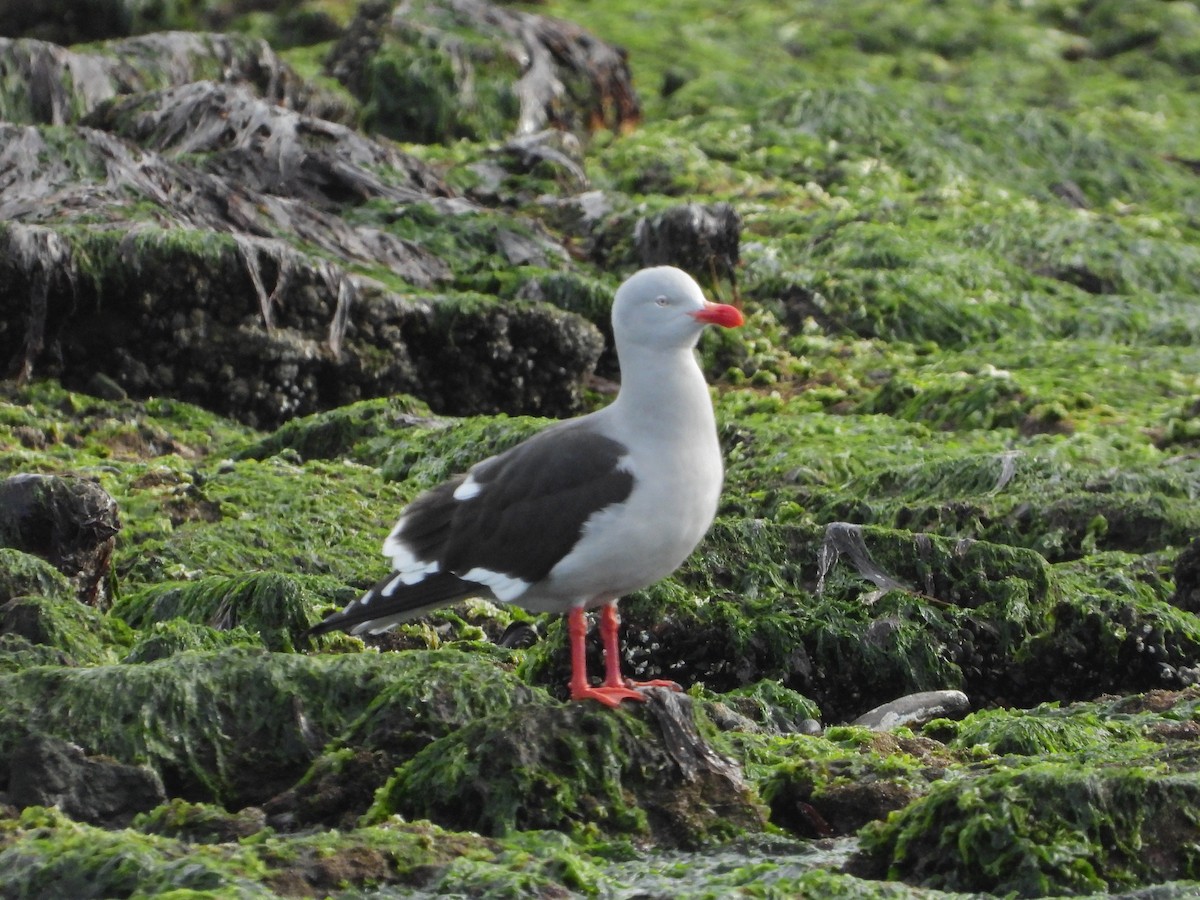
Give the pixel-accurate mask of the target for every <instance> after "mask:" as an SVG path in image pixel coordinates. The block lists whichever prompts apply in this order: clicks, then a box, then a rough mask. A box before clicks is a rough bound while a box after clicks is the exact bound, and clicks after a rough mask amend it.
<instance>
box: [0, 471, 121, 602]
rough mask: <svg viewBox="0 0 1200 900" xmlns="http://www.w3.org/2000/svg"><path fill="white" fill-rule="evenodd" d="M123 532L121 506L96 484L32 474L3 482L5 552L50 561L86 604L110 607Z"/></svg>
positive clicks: (0, 519) (0, 538) (0, 529)
mask: <svg viewBox="0 0 1200 900" xmlns="http://www.w3.org/2000/svg"><path fill="white" fill-rule="evenodd" d="M120 530H121V522H120V517H119V516H118V513H117V503H116V501H115V500H113V498H112V497H111V496H110V495H109V494H108V492H106V491H105V490H104V488H102V487H101V486H100V485H98V484H96V483H94V482H91V481H86V480H84V479H81V478H60V477H57V476H41V475H33V474H25V475H12V476H9V477H8V478H5V479H4V480H3V481H0V547H9V548H12V549H14V550H20V551H22V552H24V553H29V554H32V555H34V556H38V557H41V558H42V559H44V560H46V561H47V562H48V563H50V564H51V565H52V566H54V567H55V568H56V569H58V571H60V572H62V574H63V575H65V576H67V578H68V579H69V580H70V582H71V584H72V585H73V587H74V588H75V594H76V596H77V597H78V599H79V601H80V602H81V603H85V604H87V605H89V606H97V607H100V608H102V609H103V608H107V606H108V605H109V604H110V602H111V598H110V597H109V593H108V589H107V586H106V580H107V579H108V577H109V569H110V565H111V562H112V554H113V548H114V546H115V538H116V535H117V533H118V532H119V531H120ZM10 593H11V595H12V596H19V595H18V594H16V592H15V590H14V589H13V588H10ZM4 599H10V598H8V597H6V598H4Z"/></svg>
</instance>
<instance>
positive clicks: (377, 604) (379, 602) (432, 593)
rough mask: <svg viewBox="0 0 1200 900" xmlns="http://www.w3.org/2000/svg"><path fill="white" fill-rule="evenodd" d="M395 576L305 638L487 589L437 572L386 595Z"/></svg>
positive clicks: (425, 609) (417, 612) (431, 606)
mask: <svg viewBox="0 0 1200 900" xmlns="http://www.w3.org/2000/svg"><path fill="white" fill-rule="evenodd" d="M395 576H396V573H395V572H392V573H391V574H389V575H388V576H387V577H386V578H382V579H380V580H379V582H377V583H376V584H375V586H374V587H372V588H371V589H370V590H369V591H367V592H366V593H365V594H363V595H362V597H360V598H359V599H357V600H354V601H352V602H351V603H350V604H348V605H347V606H346V608H345V609H343V610H341V611H340V612H336V613H333V614H332V615H330V616H326V617H325V619H324V620H322V621H320V622H318V623H317V624H316V625H313V626H312V627H311V628H309V629H308V630H307V631H304V632H303V633H302V634H301V637H304V638H310V639H311V638H315V637H320V636H321V635H322V634H327V633H328V632H331V631H350V630H351V629H352V628H354V627H355V626H358V625H362V624H365V623H369V622H374V621H377V620H383V619H392V618H395V617H396V616H404V615H405V614H410V615H412V616H414V617H415V616H418V615H421V614H422V613H424V612H428V611H429V610H431V609H436V608H437V607H439V606H445V605H447V604H450V603H453V602H454V601H455V600H461V599H462V598H463V597H469V596H470V595H472V594H476V593H479V592H480V591H481V590H483V587H482V586H481V585H479V584H476V583H475V582H474V581H464V580H463V579H461V578H459V577H458V576H457V575H453V574H451V573H449V572H436V573H433V574H430V575H429V576H427V577H426V578H424V579H422V580H421V581H418V582H417V583H416V584H399V585H392V593H391V594H390V595H387V596H385V595H384V589H385V586H387V585H389V584H392V582H393V580H394V578H395Z"/></svg>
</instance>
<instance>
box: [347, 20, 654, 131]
mask: <svg viewBox="0 0 1200 900" xmlns="http://www.w3.org/2000/svg"><path fill="white" fill-rule="evenodd" d="M327 67H328V68H329V70H330V71H331V72H332V73H333V75H334V76H335V77H336V78H337V79H338V80H339V81H341V82H342V83H343V84H344V85H346V87H348V88H349V89H350V91H351V92H352V93H354V94H355V96H357V97H358V98H359V99H360V100H361V101H362V102H363V104H364V106H365V108H366V111H367V116H368V119H369V121H370V124H371V126H372V127H373V128H374V129H375V130H377V131H380V132H382V133H383V134H386V135H388V136H389V137H394V138H397V139H399V140H405V141H415V142H420V143H432V142H438V141H446V142H449V141H453V140H456V139H459V138H469V139H472V140H487V139H496V138H501V137H506V136H510V135H514V134H532V133H534V132H537V131H541V130H542V129H544V128H546V127H552V128H557V129H562V130H566V131H572V132H574V133H576V134H577V135H580V136H584V135H586V134H587V133H588V132H590V131H592V130H595V129H597V128H608V129H611V130H613V131H621V130H625V129H628V128H630V127H632V126H633V125H635V124H636V123H637V121H638V118H639V117H640V108H639V104H638V99H637V96H636V94H635V93H634V90H633V85H632V82H631V78H630V73H629V67H628V64H627V62H626V59H625V54H624V52H623V51H622V50H620V49H619V48H617V47H613V46H612V45H610V44H607V43H605V42H604V41H602V40H599V39H598V38H596V37H595V36H594V35H592V34H590V33H588V32H587V31H585V30H584V29H583V28H580V27H579V26H578V25H575V24H573V23H570V22H565V21H562V20H560V19H552V18H549V17H546V16H540V15H536V14H534V13H528V12H523V11H518V10H513V9H509V8H508V7H505V6H500V5H497V4H492V3H489V2H487V0H421V2H415V3H405V4H400V5H397V4H393V3H390V2H387V0H373V2H370V3H364V4H363V5H362V6H361V7H360V9H359V12H358V16H357V18H356V19H355V21H354V22H352V23H351V25H350V27H349V28H348V29H347V31H346V34H345V35H344V36H343V37H342V39H341V41H339V43H338V45H337V46H336V47H335V48H334V50H333V53H332V54H331V55H330V57H329V59H328V61H327Z"/></svg>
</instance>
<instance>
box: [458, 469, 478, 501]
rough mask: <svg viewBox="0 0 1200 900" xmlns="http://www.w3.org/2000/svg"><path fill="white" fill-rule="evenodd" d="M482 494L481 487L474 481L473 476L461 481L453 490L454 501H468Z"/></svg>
mask: <svg viewBox="0 0 1200 900" xmlns="http://www.w3.org/2000/svg"><path fill="white" fill-rule="evenodd" d="M482 492H483V485H482V484H480V483H479V482H478V481H476V480H475V476H474V475H468V476H467V477H466V478H464V479H463V482H462V484H460V485H459V486H458V487H456V488H455V489H454V499H455V500H470V499H471V498H472V497H478V496H479V495H480V494H481V493H482Z"/></svg>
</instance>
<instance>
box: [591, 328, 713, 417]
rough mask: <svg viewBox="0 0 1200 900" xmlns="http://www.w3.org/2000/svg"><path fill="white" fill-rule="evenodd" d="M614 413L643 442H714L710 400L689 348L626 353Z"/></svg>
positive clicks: (637, 349)
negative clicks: (663, 438)
mask: <svg viewBox="0 0 1200 900" xmlns="http://www.w3.org/2000/svg"><path fill="white" fill-rule="evenodd" d="M610 409H612V413H611V415H612V416H613V418H615V419H616V420H618V421H619V422H621V423H622V425H623V426H625V427H627V428H629V429H630V430H631V431H632V433H633V434H637V435H639V436H645V437H647V438H649V437H650V436H651V435H656V436H657V435H671V434H673V435H676V436H678V435H691V436H693V437H694V438H695V439H697V440H703V439H705V438H707V437H708V436H709V435H711V436H712V439H713V440H714V441H715V438H716V423H715V421H714V419H713V410H712V398H711V397H710V396H709V393H708V384H707V383H706V382H705V380H704V373H703V372H701V371H700V364H699V362H698V361H697V360H696V352H695V350H693V349H692V348H691V347H678V348H673V349H663V348H661V347H659V348H649V347H640V346H636V345H634V346H631V347H626V348H622V353H621V391H620V393H619V394H618V395H617V399H616V400H614V401H613V403H612V406H611V407H610Z"/></svg>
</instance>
